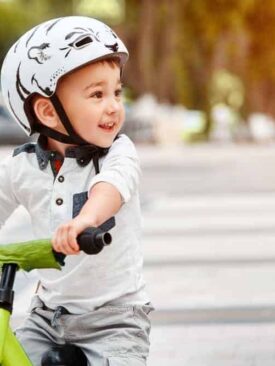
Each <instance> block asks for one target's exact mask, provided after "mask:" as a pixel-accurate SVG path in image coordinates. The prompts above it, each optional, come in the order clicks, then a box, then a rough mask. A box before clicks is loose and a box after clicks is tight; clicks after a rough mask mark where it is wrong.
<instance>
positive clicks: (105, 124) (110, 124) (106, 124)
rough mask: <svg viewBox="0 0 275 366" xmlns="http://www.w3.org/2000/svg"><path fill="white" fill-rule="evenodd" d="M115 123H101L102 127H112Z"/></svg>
mask: <svg viewBox="0 0 275 366" xmlns="http://www.w3.org/2000/svg"><path fill="white" fill-rule="evenodd" d="M113 125H114V123H104V124H103V125H101V126H102V127H112V126H113Z"/></svg>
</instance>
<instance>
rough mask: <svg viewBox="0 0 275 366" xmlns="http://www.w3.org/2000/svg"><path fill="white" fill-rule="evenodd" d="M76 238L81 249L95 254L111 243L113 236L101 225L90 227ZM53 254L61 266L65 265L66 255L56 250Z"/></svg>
mask: <svg viewBox="0 0 275 366" xmlns="http://www.w3.org/2000/svg"><path fill="white" fill-rule="evenodd" d="M76 240H77V243H78V245H79V249H80V250H82V251H83V252H84V253H86V254H89V255H93V254H98V253H99V252H101V251H102V249H103V248H104V247H105V246H106V245H110V244H111V242H112V236H111V234H110V233H108V232H105V231H103V230H102V229H101V228H100V227H90V228H88V229H86V230H84V231H83V232H82V233H81V234H80V235H78V237H77V239H76ZM53 254H54V257H55V259H56V260H57V261H58V262H59V263H60V264H61V266H64V265H65V258H66V255H65V254H63V253H58V252H56V251H55V250H53Z"/></svg>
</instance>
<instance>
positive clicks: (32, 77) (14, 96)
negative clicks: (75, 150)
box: [1, 16, 128, 143]
mask: <svg viewBox="0 0 275 366" xmlns="http://www.w3.org/2000/svg"><path fill="white" fill-rule="evenodd" d="M114 56H115V57H117V58H118V59H119V60H120V65H121V67H122V66H123V65H124V64H125V63H126V61H127V59H128V51H127V49H126V47H125V45H124V44H123V42H122V41H121V40H120V39H119V38H118V36H117V35H116V34H115V33H114V32H113V31H112V30H111V29H110V28H109V27H108V26H107V25H106V24H104V23H102V22H100V21H98V20H96V19H92V18H88V17H82V16H70V17H64V18H57V19H52V20H49V21H47V22H45V23H42V24H40V25H38V26H36V27H34V28H33V29H31V30H29V31H28V32H27V33H25V34H24V35H23V36H22V37H21V38H20V39H19V40H18V41H17V42H16V43H15V44H14V45H13V46H12V47H11V49H10V50H9V52H8V53H7V55H6V58H5V60H4V62H3V66H2V71H1V84H2V93H3V98H4V101H5V103H6V105H7V107H8V109H9V111H10V112H11V114H12V115H13V116H14V117H15V119H16V121H17V122H18V124H19V125H20V126H21V127H22V128H23V130H24V131H25V132H26V133H27V134H28V135H31V134H32V133H33V132H35V130H36V131H37V128H36V124H34V123H33V112H32V109H31V108H30V103H29V102H30V99H31V96H33V95H34V94H36V93H38V94H40V95H42V96H44V97H48V98H51V99H52V98H55V99H56V96H55V90H56V86H57V82H58V80H59V79H60V78H61V77H62V76H64V75H66V74H67V73H69V72H71V71H73V70H75V69H77V68H79V67H81V66H83V65H85V64H88V63H90V62H93V61H96V60H100V59H105V58H108V57H114ZM54 106H55V108H56V109H57V112H58V114H59V116H60V113H61V116H60V117H62V118H61V120H62V122H63V124H64V126H65V128H66V130H67V132H68V133H69V135H70V136H72V135H74V132H75V131H74V130H73V128H72V126H71V124H70V121H67V122H68V123H69V127H68V128H67V127H66V122H65V123H64V119H68V118H67V116H66V114H65V115H64V113H65V111H64V109H63V107H62V106H61V105H60V102H59V101H58V100H57V101H56V100H55V103H54ZM37 125H38V124H37ZM46 129H48V128H46ZM51 131H53V130H51ZM39 132H41V133H43V132H45V131H43V132H42V131H39ZM54 132H55V131H54ZM44 134H45V135H47V133H44ZM57 134H58V135H62V136H63V138H59V141H62V142H67V143H71V142H76V143H85V141H84V140H82V142H80V140H81V138H80V137H79V136H78V137H79V138H78V139H73V141H72V140H70V139H66V138H64V136H67V135H64V134H60V133H57ZM49 135H51V137H53V138H56V135H55V134H53V133H50V134H49V133H48V136H49ZM75 136H76V135H75ZM56 139H58V138H56ZM64 140H66V141H64ZM77 140H78V141H77ZM83 141H84V142H83Z"/></svg>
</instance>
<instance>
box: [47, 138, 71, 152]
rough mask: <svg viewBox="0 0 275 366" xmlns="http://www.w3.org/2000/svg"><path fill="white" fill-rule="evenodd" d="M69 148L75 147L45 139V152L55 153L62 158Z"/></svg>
mask: <svg viewBox="0 0 275 366" xmlns="http://www.w3.org/2000/svg"><path fill="white" fill-rule="evenodd" d="M71 146H75V145H69V144H63V143H62V142H59V141H56V140H54V139H52V138H50V137H47V150H51V151H57V152H59V153H60V154H61V155H62V156H65V151H66V149H67V148H68V147H71Z"/></svg>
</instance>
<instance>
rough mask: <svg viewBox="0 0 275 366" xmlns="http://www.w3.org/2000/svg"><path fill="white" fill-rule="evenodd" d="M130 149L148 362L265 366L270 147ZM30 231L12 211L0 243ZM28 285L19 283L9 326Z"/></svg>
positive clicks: (270, 321) (272, 201)
mask: <svg viewBox="0 0 275 366" xmlns="http://www.w3.org/2000/svg"><path fill="white" fill-rule="evenodd" d="M8 151H9V148H5V149H3V150H0V157H2V156H3V155H5V154H6V153H7V152H8ZM138 151H139V155H140V158H141V163H142V167H143V178H142V181H141V201H142V207H143V213H144V235H143V250H144V255H145V265H144V273H145V277H146V280H147V283H148V291H149V293H150V295H151V298H152V301H153V304H154V306H155V307H156V311H155V312H153V313H152V322H153V327H152V333H151V343H152V346H151V355H150V358H149V362H148V365H149V366H164V365H165V366H167V365H169V366H187V365H192V366H208V365H209V366H216V365H219V366H220V365H222V366H248V365H251V366H252V365H253V366H255V365H256V366H269V365H270V366H271V364H272V365H273V364H274V359H275V265H274V264H275V169H274V168H273V165H274V163H275V145H269V146H253V145H246V146H238V145H237V146H236V145H226V146H224V147H222V146H221V145H213V144H212V145H194V146H191V147H182V148H172V147H165V148H155V147H151V146H138ZM15 225H17V227H19V229H17V230H14V226H15ZM28 225H29V223H28V218H27V216H25V215H24V212H23V211H22V210H21V211H20V210H19V211H17V212H16V214H15V217H14V218H12V219H11V220H10V223H9V225H8V227H6V229H5V232H4V233H3V235H1V242H5V239H10V237H11V235H12V237H13V238H14V233H16V238H15V239H14V240H12V241H16V240H19V238H23V237H24V238H25V237H26V236H28V235H29V231H28V230H26V228H27V227H28ZM34 285H35V280H34V278H31V279H30V280H28V279H27V278H26V277H25V276H23V275H20V277H19V278H18V282H17V289H18V292H17V297H16V304H15V313H14V315H15V316H14V324H18V323H19V322H20V320H21V319H22V316H23V313H24V312H25V311H26V307H27V304H26V303H27V301H28V300H27V298H28V297H29V296H30V295H31V293H32V292H33V290H34ZM22 286H23V290H22Z"/></svg>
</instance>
